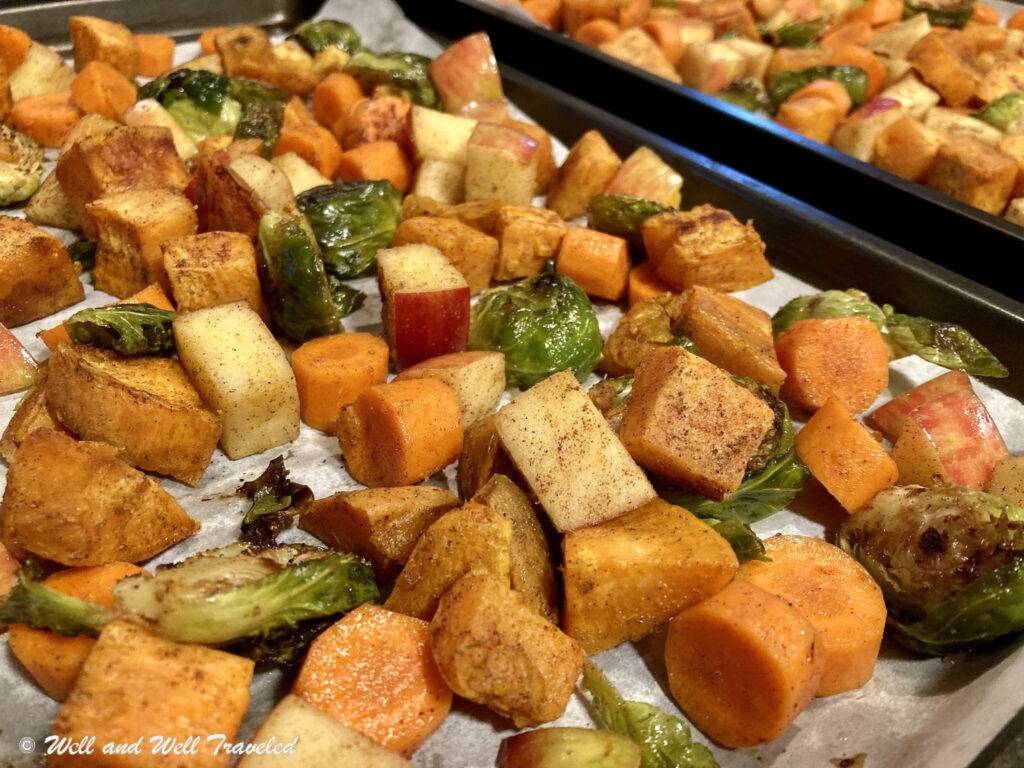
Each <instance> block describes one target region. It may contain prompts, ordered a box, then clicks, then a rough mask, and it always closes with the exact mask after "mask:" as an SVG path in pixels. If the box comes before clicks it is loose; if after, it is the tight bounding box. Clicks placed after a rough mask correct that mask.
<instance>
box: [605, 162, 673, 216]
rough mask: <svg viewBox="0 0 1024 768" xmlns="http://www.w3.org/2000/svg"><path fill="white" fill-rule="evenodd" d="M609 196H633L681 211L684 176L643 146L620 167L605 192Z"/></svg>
mask: <svg viewBox="0 0 1024 768" xmlns="http://www.w3.org/2000/svg"><path fill="white" fill-rule="evenodd" d="M604 194H606V195H632V196H633V197H642V198H644V199H645V200H653V201H654V202H655V203H660V204H661V205H667V206H669V207H670V208H678V207H679V204H680V203H681V202H682V197H683V177H682V176H681V175H679V173H678V172H677V171H676V170H675V169H674V168H672V167H671V166H669V165H668V164H667V163H666V162H665V161H664V160H662V159H661V158H660V157H658V155H657V154H656V153H655V152H654V150H652V149H649V148H648V147H640V148H639V149H638V150H636V151H635V152H634V153H633V154H631V155H630V156H629V157H627V158H626V160H625V161H624V162H623V163H622V165H621V166H619V170H618V171H617V172H616V174H615V175H614V176H613V177H612V180H611V181H609V182H608V186H607V187H605V189H604Z"/></svg>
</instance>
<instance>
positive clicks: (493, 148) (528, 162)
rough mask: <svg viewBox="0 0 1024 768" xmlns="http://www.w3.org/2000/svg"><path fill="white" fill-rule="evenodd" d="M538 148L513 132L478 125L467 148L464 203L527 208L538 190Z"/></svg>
mask: <svg viewBox="0 0 1024 768" xmlns="http://www.w3.org/2000/svg"><path fill="white" fill-rule="evenodd" d="M538 146H539V145H538V144H537V141H536V139H534V138H533V137H531V136H529V135H527V134H525V133H523V132H522V131H519V130H516V129H515V128H510V127H508V126H505V125H493V124H491V123H480V124H479V125H477V126H476V128H474V129H473V135H472V136H470V137H469V144H468V145H467V146H466V199H467V200H500V201H501V202H503V203H510V204H513V205H529V204H530V201H531V200H533V195H534V190H535V189H536V188H537V171H538V168H539V161H540V153H539V151H538Z"/></svg>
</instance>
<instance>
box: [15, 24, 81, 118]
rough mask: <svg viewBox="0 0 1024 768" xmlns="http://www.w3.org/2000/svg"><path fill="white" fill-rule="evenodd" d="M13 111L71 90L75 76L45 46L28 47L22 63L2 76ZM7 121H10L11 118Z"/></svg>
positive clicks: (57, 56)
mask: <svg viewBox="0 0 1024 768" xmlns="http://www.w3.org/2000/svg"><path fill="white" fill-rule="evenodd" d="M2 79H3V81H4V82H5V88H4V90H5V91H6V92H7V96H9V97H10V107H13V106H14V105H15V104H16V103H18V102H19V101H21V100H22V99H27V98H31V97H32V96H45V95H47V94H50V93H62V92H64V91H68V90H70V89H71V83H72V82H73V81H74V79H75V72H74V70H72V69H71V67H69V66H68V65H67V64H65V63H64V57H63V56H61V55H60V54H59V53H57V51H55V50H54V49H53V48H50V46H48V45H43V44H42V43H36V42H33V43H31V44H30V45H29V47H28V50H26V51H25V54H24V56H23V57H22V59H21V63H20V64H18V65H17V66H16V67H14V69H13V70H11V71H10V72H5V74H4V75H3V76H2ZM5 117H8V118H9V117H10V115H9V114H7V115H5Z"/></svg>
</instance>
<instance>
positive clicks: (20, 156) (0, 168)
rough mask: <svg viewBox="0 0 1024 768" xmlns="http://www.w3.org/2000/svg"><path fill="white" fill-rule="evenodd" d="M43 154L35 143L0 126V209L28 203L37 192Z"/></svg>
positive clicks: (9, 128) (41, 173) (11, 129)
mask: <svg viewBox="0 0 1024 768" xmlns="http://www.w3.org/2000/svg"><path fill="white" fill-rule="evenodd" d="M42 175H43V150H42V147H40V146H39V145H38V144H37V143H36V142H35V141H33V140H32V139H30V138H29V137H28V136H25V135H24V134H21V133H18V132H17V131H16V130H14V129H13V128H11V127H10V126H8V125H4V124H0V205H11V204H12V203H20V202H22V201H23V200H28V199H29V198H30V197H32V195H33V194H35V191H36V190H37V189H39V180H40V179H41V178H42Z"/></svg>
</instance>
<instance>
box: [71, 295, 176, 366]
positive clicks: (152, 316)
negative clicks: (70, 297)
mask: <svg viewBox="0 0 1024 768" xmlns="http://www.w3.org/2000/svg"><path fill="white" fill-rule="evenodd" d="M175 317H176V315H175V314H174V313H173V312H171V311H169V310H166V309H160V308H158V307H154V306H153V305H152V304H114V305H113V306H111V307H99V308H97V309H83V310H80V311H78V312H76V313H75V314H73V315H72V316H71V317H70V318H68V319H67V320H65V321H64V327H65V328H66V329H67V332H68V335H69V336H71V338H72V339H74V340H75V341H77V342H78V343H79V344H89V345H90V346H93V347H102V348H103V349H112V350H114V351H115V352H120V353H121V354H122V355H132V356H136V355H169V354H172V353H173V352H174V334H173V333H172V331H171V323H173V322H174V318H175Z"/></svg>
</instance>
